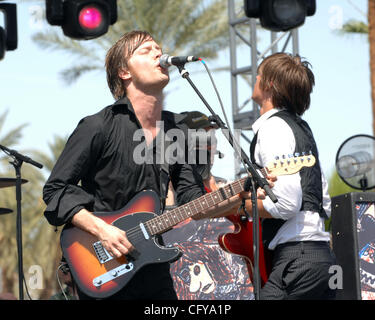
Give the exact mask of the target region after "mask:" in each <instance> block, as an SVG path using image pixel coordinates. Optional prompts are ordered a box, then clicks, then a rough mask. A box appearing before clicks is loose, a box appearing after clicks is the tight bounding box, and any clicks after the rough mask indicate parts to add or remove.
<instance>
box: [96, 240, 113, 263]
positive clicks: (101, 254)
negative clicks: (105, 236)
mask: <svg viewBox="0 0 375 320" xmlns="http://www.w3.org/2000/svg"><path fill="white" fill-rule="evenodd" d="M92 246H93V247H94V251H95V254H96V257H97V258H98V260H99V262H100V263H101V264H103V263H106V262H108V261H110V260H112V259H113V257H112V256H111V255H110V254H109V253H108V251H107V250H106V249H105V248H104V247H103V245H102V243H101V242H100V241H97V242H95V243H94V244H93V245H92Z"/></svg>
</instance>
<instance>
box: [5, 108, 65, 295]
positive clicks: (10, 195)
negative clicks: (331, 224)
mask: <svg viewBox="0 0 375 320" xmlns="http://www.w3.org/2000/svg"><path fill="white" fill-rule="evenodd" d="M7 114H8V111H5V112H4V113H3V114H1V115H0V132H1V133H2V131H3V127H4V124H5V122H6V117H7ZM25 126H26V124H22V125H19V126H17V127H16V128H14V129H11V130H9V131H8V132H5V133H4V134H2V136H0V144H2V145H4V146H7V147H9V148H12V147H14V146H15V145H16V144H17V143H18V141H19V140H20V139H21V138H22V129H23V128H24V127H25ZM66 140H67V138H62V137H59V136H55V137H54V141H53V142H52V143H50V144H49V148H50V151H51V154H52V156H51V157H49V156H48V155H46V154H44V153H42V152H40V151H35V150H31V151H28V152H27V153H29V154H32V157H33V158H35V159H37V160H38V161H39V162H41V163H43V164H44V167H45V169H47V171H50V170H51V169H52V167H53V165H54V163H55V162H56V160H57V158H58V157H59V155H60V153H61V152H62V149H63V147H64V145H65V143H66ZM11 160H12V159H11V158H10V157H9V156H7V155H5V154H4V155H2V156H1V157H0V169H1V177H14V176H15V172H14V169H13V168H12V166H11V165H10V164H9V162H10V161H11ZM21 174H22V178H25V179H27V180H28V182H27V183H25V184H23V185H22V236H23V262H24V263H23V271H24V277H25V283H26V285H27V286H28V287H29V290H28V292H29V293H30V295H31V297H32V298H33V299H48V298H49V297H50V296H51V295H52V294H53V293H54V292H55V291H56V287H57V283H56V278H55V272H56V269H57V264H58V262H59V260H60V258H61V252H60V249H59V232H55V228H54V227H52V226H50V225H49V224H48V222H47V221H46V219H45V218H44V217H43V212H44V209H45V204H44V203H43V200H42V198H41V194H42V186H43V185H44V182H45V177H44V176H43V175H42V173H41V172H40V171H39V170H37V169H36V168H35V167H33V166H31V165H26V164H25V165H23V166H22V168H21ZM0 203H1V207H5V208H9V209H11V210H13V213H12V214H8V215H0V225H1V228H0V247H1V250H0V277H1V278H0V282H1V283H2V291H3V292H10V293H12V294H13V295H15V296H17V295H18V267H17V266H18V256H17V242H16V235H17V228H16V216H15V212H16V210H17V204H16V197H15V188H14V187H8V188H2V189H1V191H0ZM31 266H40V267H41V270H42V271H43V274H42V276H43V288H42V290H40V289H38V288H37V289H35V290H33V289H32V288H31V286H30V285H29V281H31V278H32V276H33V274H30V273H29V272H28V271H29V268H30V267H31ZM0 293H1V292H0Z"/></svg>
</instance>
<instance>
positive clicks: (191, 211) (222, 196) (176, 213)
mask: <svg viewBox="0 0 375 320" xmlns="http://www.w3.org/2000/svg"><path fill="white" fill-rule="evenodd" d="M246 179H247V178H242V179H239V180H237V181H235V182H233V183H231V184H228V185H226V186H224V187H221V188H219V189H218V190H216V191H213V192H209V193H206V194H205V195H203V196H201V197H199V198H197V199H195V200H193V201H190V202H189V203H187V204H185V205H183V206H180V207H178V208H175V209H173V210H171V211H167V212H165V213H163V214H162V215H160V216H158V217H156V218H153V219H151V220H149V221H147V222H146V223H145V227H146V229H147V232H148V233H149V234H150V235H156V234H160V233H163V232H165V231H167V230H169V229H170V228H171V227H173V226H175V225H177V224H179V223H180V222H182V221H184V220H186V219H188V218H190V217H192V216H194V215H196V214H198V213H200V212H202V211H204V210H207V209H209V208H211V207H213V206H215V205H217V204H219V203H220V202H223V201H225V200H227V199H229V198H231V197H232V196H234V195H236V194H238V193H240V192H242V191H243V190H244V184H245V181H246Z"/></svg>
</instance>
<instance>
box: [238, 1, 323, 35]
mask: <svg viewBox="0 0 375 320" xmlns="http://www.w3.org/2000/svg"><path fill="white" fill-rule="evenodd" d="M244 10H245V14H246V16H247V17H249V18H259V20H260V24H261V25H262V27H263V28H265V29H268V30H271V31H288V30H290V29H293V28H297V27H299V26H301V25H302V24H304V22H305V18H306V16H312V15H314V14H315V11H316V1H315V0H262V1H260V0H245V1H244Z"/></svg>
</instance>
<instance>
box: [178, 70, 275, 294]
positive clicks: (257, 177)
mask: <svg viewBox="0 0 375 320" xmlns="http://www.w3.org/2000/svg"><path fill="white" fill-rule="evenodd" d="M184 66H185V65H184V64H183V65H177V68H178V70H179V72H180V74H181V77H182V78H184V79H186V80H187V81H188V82H189V84H190V85H191V87H192V88H193V89H194V91H195V92H196V93H197V95H198V96H199V98H200V99H201V100H202V102H203V103H204V104H205V106H206V107H207V109H208V110H209V111H210V113H211V114H212V116H211V117H210V118H211V119H212V121H214V122H215V123H216V124H217V125H218V127H219V128H220V129H221V132H222V133H223V135H224V136H225V137H226V139H227V140H228V142H229V144H230V145H231V146H232V148H233V149H234V151H235V152H237V153H240V154H239V155H238V156H240V157H241V159H242V162H243V163H245V164H246V167H247V169H248V170H247V171H248V172H249V173H250V176H249V177H248V179H247V181H246V182H245V187H244V190H245V191H250V185H251V201H252V213H253V217H252V222H253V246H254V277H253V278H254V279H253V287H254V296H255V300H259V298H260V287H261V280H260V273H259V212H258V206H257V188H258V187H260V188H262V189H263V190H264V191H265V192H266V194H267V195H268V196H269V197H270V199H271V200H272V201H273V202H277V198H276V196H275V195H274V194H273V192H272V191H271V188H270V186H269V184H268V181H267V179H266V178H264V177H263V175H262V174H261V173H259V172H258V169H257V168H255V167H254V165H253V164H252V163H251V161H250V160H249V158H248V156H247V155H246V153H245V152H244V151H243V149H242V148H240V147H239V146H238V149H239V150H237V149H236V146H234V139H233V135H232V133H231V132H230V130H228V128H227V127H226V126H225V123H224V122H223V121H222V120H221V119H220V117H219V115H218V114H216V113H215V112H214V110H213V109H212V108H211V106H210V105H209V104H208V102H207V101H206V99H205V98H204V97H203V96H202V94H201V93H200V91H199V90H198V88H197V87H196V86H195V84H194V83H193V81H192V80H191V79H190V77H189V72H188V71H187V70H186V69H185V68H184ZM249 181H250V182H249ZM246 189H247V190H246ZM243 208H244V212H245V215H246V217H247V219H248V221H251V216H250V214H249V213H248V212H247V211H246V209H245V205H244V200H243Z"/></svg>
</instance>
